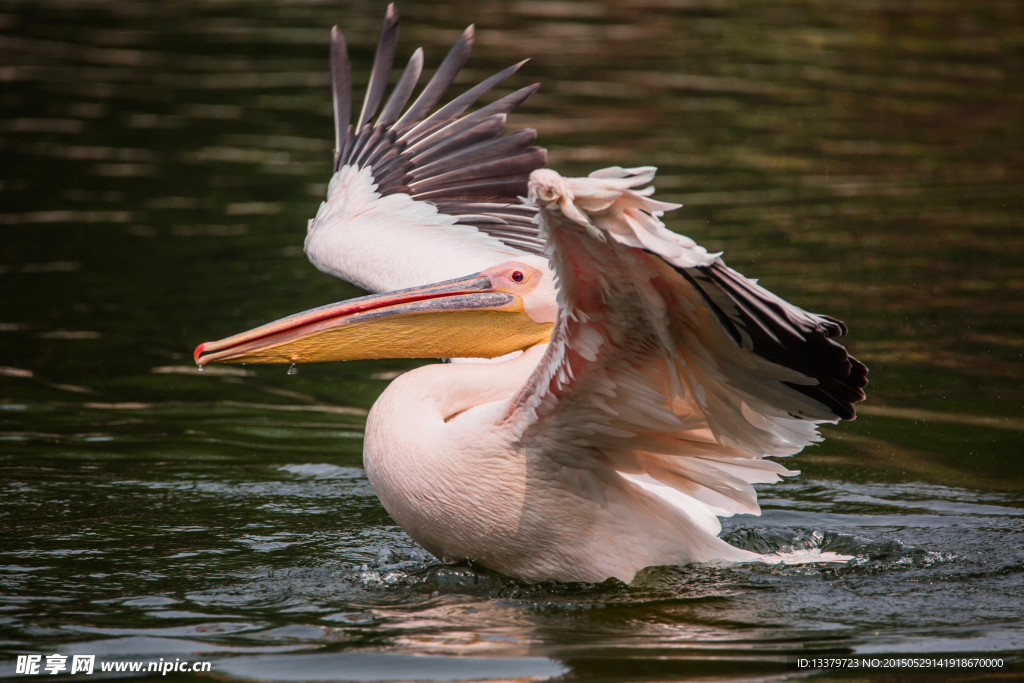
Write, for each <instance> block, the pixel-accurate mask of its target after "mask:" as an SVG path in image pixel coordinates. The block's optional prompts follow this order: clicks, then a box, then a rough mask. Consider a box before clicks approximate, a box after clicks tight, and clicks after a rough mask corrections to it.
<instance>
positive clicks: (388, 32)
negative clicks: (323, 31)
mask: <svg viewBox="0 0 1024 683" xmlns="http://www.w3.org/2000/svg"><path fill="white" fill-rule="evenodd" d="M397 43H398V13H397V11H396V10H395V7H394V5H389V6H388V10H387V15H386V16H385V19H384V26H383V28H382V29H381V33H380V40H379V42H378V44H377V54H376V57H375V58H374V62H373V70H372V71H371V73H370V82H369V85H368V87H367V90H366V97H365V100H364V101H363V108H362V113H361V114H360V115H359V118H358V119H357V120H356V122H355V123H351V102H352V79H351V69H350V65H349V61H348V55H347V51H346V47H345V40H344V38H343V37H342V35H341V33H340V32H339V31H338V27H336V26H335V27H334V29H333V31H332V33H331V77H332V85H333V93H334V117H335V127H336V137H335V153H334V171H335V173H334V176H333V177H332V179H331V182H330V185H329V189H328V192H327V201H325V202H324V203H323V204H321V206H320V210H319V211H318V212H317V215H316V218H314V219H313V220H312V221H310V224H309V230H308V234H307V236H306V247H305V248H306V254H307V255H308V256H309V259H310V261H312V262H313V264H314V265H315V266H316V267H317V268H319V269H320V270H323V271H325V272H327V273H331V274H332V275H336V276H338V277H341V278H343V279H345V280H349V281H350V282H353V283H355V284H357V285H359V286H361V287H363V288H365V289H369V290H371V291H390V290H395V289H402V288H406V287H413V286H417V285H423V284H426V283H430V282H439V281H442V280H447V279H452V278H455V277H460V276H463V275H466V274H467V273H473V272H478V271H480V270H483V269H484V268H487V267H489V266H492V265H495V264H498V263H501V262H503V261H506V260H509V259H513V258H522V257H524V256H528V255H531V254H533V255H537V254H540V253H541V252H542V249H543V242H542V241H541V239H540V237H539V235H538V229H537V226H536V225H535V223H534V221H533V217H534V216H535V215H536V209H535V208H533V207H527V206H523V205H522V203H521V202H520V201H519V199H518V198H519V197H521V196H525V194H526V190H527V180H528V178H529V175H530V172H531V171H533V170H534V169H537V168H540V167H542V166H543V165H544V161H545V154H546V152H545V150H543V149H541V148H540V147H536V146H535V145H534V142H535V141H536V137H537V134H536V132H535V131H533V130H530V129H527V130H520V131H517V132H515V133H511V134H509V135H502V129H503V128H504V125H505V119H506V117H507V116H508V113H509V112H510V111H512V110H513V109H514V108H515V107H517V106H518V105H520V104H521V103H522V102H523V101H524V100H526V98H527V97H529V96H530V95H531V94H533V92H534V91H535V90H536V89H537V88H538V87H539V86H538V85H531V86H529V87H526V88H522V89H520V90H517V91H515V92H513V93H511V94H509V95H506V96H504V97H502V98H500V99H498V100H496V101H495V102H492V103H491V104H488V105H486V106H484V107H481V108H480V109H477V110H476V111H474V112H472V113H469V114H466V111H467V109H469V107H470V106H472V105H473V104H474V103H475V102H476V101H477V100H478V99H479V98H480V97H481V96H483V95H484V94H485V93H487V92H488V91H490V90H491V89H493V88H494V87H495V86H497V85H498V84H499V83H501V82H502V81H504V80H505V79H507V78H508V77H509V76H511V75H512V74H513V73H515V72H516V70H517V69H518V68H519V67H520V66H522V64H523V62H520V63H519V64H515V65H513V66H511V67H509V68H507V69H505V70H504V71H501V72H499V73H497V74H495V75H494V76H491V77H490V78H488V79H486V80H484V81H483V82H481V83H480V84H478V85H476V86H474V87H473V88H470V89H469V90H467V91H466V92H465V93H463V94H462V95H459V96H458V97H456V98H455V99H453V100H451V101H450V102H448V103H447V104H445V105H444V106H441V107H440V108H438V107H437V105H438V103H439V102H440V101H441V99H442V97H443V96H444V94H445V92H446V91H447V90H448V88H449V86H451V84H452V82H453V81H454V80H455V77H456V76H457V75H458V73H459V71H460V70H461V69H462V67H463V65H464V64H465V63H466V59H467V57H468V56H469V51H470V47H471V46H472V43H473V27H472V26H470V27H469V28H467V29H466V31H465V32H464V33H463V34H462V37H460V38H459V40H458V42H456V43H455V46H454V47H452V49H451V51H450V52H449V53H448V56H447V57H446V58H445V59H444V61H443V62H442V63H441V66H440V67H438V69H437V71H436V72H435V73H434V75H433V77H432V78H431V79H430V81H429V82H428V83H427V85H426V86H425V87H424V88H423V90H422V92H421V93H420V94H419V96H418V97H417V98H416V100H415V101H414V102H413V103H412V104H411V105H409V106H407V105H408V102H409V100H410V99H411V97H412V94H413V91H414V89H415V88H416V84H417V81H418V80H419V77H420V74H421V72H422V70H423V51H422V50H416V52H414V53H413V55H412V58H411V59H410V60H409V64H408V66H407V67H406V68H405V70H404V71H403V72H402V74H401V76H400V77H399V79H398V82H397V83H396V85H395V87H394V88H393V89H392V91H391V94H390V96H389V97H388V98H387V100H386V101H385V100H384V94H385V90H386V87H387V83H388V78H389V76H390V74H391V67H392V63H393V61H394V57H395V50H396V46H397ZM382 103H383V106H382ZM378 111H379V112H380V113H379V114H378ZM403 112H404V113H403ZM531 260H537V261H538V262H539V263H543V260H542V259H541V258H540V257H535V259H531Z"/></svg>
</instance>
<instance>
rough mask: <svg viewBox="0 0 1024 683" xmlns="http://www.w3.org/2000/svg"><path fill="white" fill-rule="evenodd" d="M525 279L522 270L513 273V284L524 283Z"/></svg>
mask: <svg viewBox="0 0 1024 683" xmlns="http://www.w3.org/2000/svg"><path fill="white" fill-rule="evenodd" d="M525 278H526V276H525V275H523V271H521V270H517V271H515V272H513V273H512V281H513V282H522V281H523V280H524V279H525Z"/></svg>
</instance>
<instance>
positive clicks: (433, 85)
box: [195, 6, 867, 582]
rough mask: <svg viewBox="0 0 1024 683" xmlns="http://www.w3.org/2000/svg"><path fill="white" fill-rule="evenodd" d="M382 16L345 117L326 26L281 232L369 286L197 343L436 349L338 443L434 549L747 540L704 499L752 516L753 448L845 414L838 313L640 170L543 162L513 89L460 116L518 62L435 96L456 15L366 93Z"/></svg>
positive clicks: (455, 551) (591, 555) (717, 544)
mask: <svg viewBox="0 0 1024 683" xmlns="http://www.w3.org/2000/svg"><path fill="white" fill-rule="evenodd" d="M397 36H398V15H397V12H396V11H395V9H394V7H393V6H391V7H389V8H388V12H387V15H386V17H385V21H384V26H383V28H382V30H381V36H380V41H379V43H378V48H377V55H376V58H375V60H374V66H373V70H372V73H371V76H370V83H369V86H368V88H367V93H366V98H365V101H364V104H363V108H362V112H361V114H360V116H359V118H358V120H357V121H356V123H354V124H353V123H351V122H350V109H351V78H350V68H349V63H348V58H347V56H346V50H345V44H344V40H343V38H342V37H341V34H340V32H339V31H338V30H337V27H335V29H334V31H333V32H332V40H331V71H332V76H333V83H334V89H333V92H334V102H335V122H336V151H335V158H334V170H335V173H334V175H333V177H332V179H331V182H330V185H329V188H328V194H327V199H326V201H325V202H324V203H323V204H322V205H321V207H320V210H319V211H318V212H317V215H316V217H315V218H314V219H313V220H312V221H310V224H309V227H308V231H307V236H306V243H305V249H306V253H307V255H308V256H309V258H310V260H311V261H312V262H313V264H314V265H316V266H317V267H318V268H320V269H321V270H323V271H325V272H328V273H331V274H333V275H336V276H339V277H342V278H344V279H346V280H348V281H350V282H353V283H355V284H357V285H360V286H362V287H364V288H365V289H368V290H370V291H371V292H376V294H371V295H369V296H365V297H361V298H358V299H354V300H351V301H345V302H341V303H336V304H330V305H326V306H322V307H320V308H317V309H313V310H311V311H307V312H304V313H299V314H296V315H293V316H289V317H288V318H284V319H282V320H279V321H276V322H272V323H269V324H267V325H263V326H261V327H258V328H256V329H254V330H250V331H248V332H243V333H241V334H238V335H235V336H233V337H229V338H227V339H223V340H220V341H216V342H207V343H205V344H201V345H200V346H199V347H198V348H197V349H196V352H195V357H196V361H197V363H199V364H200V365H204V364H206V363H212V362H249V363H305V362H322V361H333V360H358V359H369V358H448V359H451V362H449V363H445V364H439V365H427V366H424V367H421V368H418V369H416V370H412V371H410V372H407V373H405V374H403V375H401V376H400V377H398V378H397V379H396V380H394V381H393V382H392V383H391V384H390V385H389V386H388V388H387V389H386V390H385V391H384V393H383V394H382V395H381V397H380V398H379V399H378V401H377V402H376V403H375V404H374V406H373V408H372V409H371V410H370V413H369V415H368V417H367V424H366V435H365V443H364V454H363V455H364V463H365V466H366V473H367V476H368V477H369V480H370V483H371V484H372V485H373V487H374V490H375V491H376V492H377V495H378V496H379V497H380V500H381V503H382V504H383V505H384V507H385V508H386V509H387V511H388V513H389V514H390V515H391V516H392V517H393V518H394V520H395V521H396V522H397V523H398V524H399V525H401V527H402V528H403V529H405V531H406V532H407V533H408V534H409V535H410V536H411V537H412V538H413V539H414V540H415V541H416V542H418V543H419V544H421V545H422V546H423V547H424V548H426V549H427V550H428V551H430V552H431V553H433V554H434V555H435V556H437V557H438V558H440V559H441V560H443V561H459V560H467V559H468V560H473V561H475V562H477V563H479V564H481V565H483V566H486V567H489V568H491V569H493V570H496V571H498V572H501V573H503V574H507V575H509V576H514V577H518V578H521V579H525V580H528V581H540V580H546V579H554V580H558V581H587V582H596V581H602V580H604V579H607V578H609V577H616V578H618V579H620V580H622V581H626V582H629V581H631V580H632V579H633V577H634V576H635V574H636V572H637V571H639V570H640V569H642V568H644V567H648V566H652V565H679V564H687V563H691V562H708V561H728V562H733V561H751V560H755V561H756V560H764V559H766V558H764V557H763V556H761V555H758V554H756V553H752V552H749V551H746V550H742V549H740V548H736V547H734V546H731V545H729V544H728V543H726V542H725V541H723V540H721V539H720V538H718V534H719V533H720V531H721V523H720V521H719V518H720V517H724V516H730V515H734V514H737V513H747V514H759V512H760V508H759V507H758V505H757V495H756V492H755V491H754V488H753V484H757V483H770V482H775V481H778V480H779V478H780V477H782V476H790V475H794V474H797V472H795V471H791V470H788V469H786V468H785V467H783V466H782V465H781V464H779V463H778V462H777V461H775V460H771V459H768V457H770V456H789V455H793V454H795V453H798V452H799V451H800V450H802V449H803V448H804V447H806V446H807V445H808V444H810V443H813V442H815V441H819V440H820V436H819V435H818V433H817V425H818V424H820V423H823V422H837V421H839V420H840V419H853V418H854V416H855V412H854V407H853V404H854V403H856V402H857V401H860V400H863V398H864V392H863V387H864V386H865V384H866V383H867V369H866V368H865V367H864V365H863V364H861V363H860V362H858V361H857V360H856V359H854V358H852V357H850V356H849V354H848V353H847V352H846V350H845V349H844V348H843V347H842V346H841V345H839V344H838V343H836V342H835V341H834V339H833V337H836V336H839V335H842V334H844V333H845V332H846V328H845V327H844V326H843V324H842V323H841V322H839V321H837V320H835V319H833V318H829V317H828V316H822V315H816V314H813V313H808V312H807V311H804V310H802V309H800V308H798V307H796V306H794V305H792V304H790V303H788V302H786V301H784V300H782V299H780V298H779V297H777V296H775V295H773V294H771V293H770V292H768V291H767V290H765V289H764V288H762V287H760V286H759V285H758V284H756V283H755V282H753V281H751V280H748V279H746V278H744V277H743V276H742V275H740V274H739V273H737V272H735V271H733V270H732V269H730V268H728V267H727V266H726V265H725V264H724V262H723V261H722V260H721V258H720V254H711V253H708V252H707V250H705V249H704V248H702V247H700V246H699V245H697V244H696V243H695V242H694V241H693V240H691V239H689V238H687V237H685V236H682V235H679V234H677V233H674V232H671V231H670V230H668V229H667V228H666V227H665V225H664V224H663V222H662V220H661V218H662V216H663V215H664V213H665V212H666V211H670V210H673V209H675V208H678V207H677V206H676V205H673V204H667V203H665V202H660V201H657V200H655V199H653V198H652V197H651V195H652V194H653V191H654V190H653V187H652V186H651V185H650V183H651V182H652V181H653V179H654V175H655V169H654V168H652V167H641V168H631V169H624V168H620V167H613V168H608V169H603V170H600V171H595V172H594V173H592V174H590V176H588V177H586V178H564V177H562V176H561V175H559V174H558V173H557V172H555V171H553V170H551V169H547V168H544V162H545V153H544V150H543V149H541V148H539V147H536V146H535V145H534V142H535V140H536V133H535V132H534V131H532V130H524V131H518V132H516V133H512V134H508V135H504V134H502V129H503V126H504V123H505V118H506V116H507V115H508V113H509V112H510V111H511V110H512V109H514V108H515V107H516V106H518V105H519V104H520V103H521V102H523V101H524V100H525V99H526V98H527V97H528V96H529V95H530V94H531V93H532V92H533V91H534V90H535V89H536V86H530V87H527V88H523V89H521V90H518V91H515V92H513V93H511V94H509V95H506V96H505V97H502V98H499V99H497V100H496V101H494V102H492V103H491V104H488V105H486V106H484V107H481V108H479V109H477V110H476V111H473V112H472V113H469V114H466V113H465V112H466V111H467V110H468V109H469V107H470V106H472V104H473V103H474V102H475V101H476V100H477V99H478V98H479V97H481V96H482V95H483V94H484V93H486V92H487V91H488V90H490V89H491V88H493V87H494V86H495V85H497V84H498V83H500V82H501V81H503V80H504V79H506V78H508V77H509V76H511V75H512V73H514V72H515V70H516V69H517V68H518V67H519V66H521V64H522V63H520V64H517V65H515V66H513V67H510V68H509V69H506V70H505V71H502V72H499V73H498V74H496V75H495V76H492V77H491V78H489V79H487V80H485V81H483V82H482V83H480V84H479V85H478V86H476V87H474V88H471V89H470V90H468V91H467V92H466V93H465V94H463V95H460V96H459V97H457V98H455V99H454V100H452V101H450V102H449V103H447V104H445V105H443V106H440V107H438V103H439V102H440V100H441V98H442V97H443V95H444V93H445V91H446V90H447V88H448V86H449V85H450V84H451V82H452V80H453V79H454V78H455V76H456V75H457V74H458V72H459V70H460V69H461V67H462V65H463V64H464V63H465V61H466V58H467V56H468V52H469V47H470V45H471V43H472V39H473V27H472V26H471V27H470V28H469V29H467V30H466V32H465V33H464V34H463V35H462V37H461V38H460V40H459V41H458V42H457V43H456V44H455V46H454V47H453V48H452V50H451V52H450V53H449V54H448V56H447V57H446V58H445V60H444V61H443V62H442V64H441V66H440V67H439V68H438V69H437V71H436V72H435V75H434V76H433V77H432V78H431V80H430V81H429V82H428V83H427V85H426V86H425V87H424V88H423V90H422V91H421V93H420V94H419V96H418V97H417V99H416V100H415V101H413V103H412V104H411V105H409V100H410V98H411V96H412V93H413V91H414V90H415V87H416V83H417V81H418V79H419V76H420V72H421V71H422V68H423V54H422V51H420V50H417V51H416V52H415V53H413V56H412V58H411V59H410V61H409V65H408V66H407V67H406V69H405V70H404V71H403V73H402V75H401V76H400V78H399V79H398V82H397V84H396V85H395V87H394V88H393V90H392V92H391V95H390V96H389V98H388V99H387V101H386V102H385V101H384V98H383V96H384V91H385V89H386V87H385V86H386V84H387V81H388V75H389V73H390V71H391V67H392V63H393V59H394V55H395V52H396V45H397ZM382 102H383V107H382V106H381V105H382ZM378 111H379V114H378Z"/></svg>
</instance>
